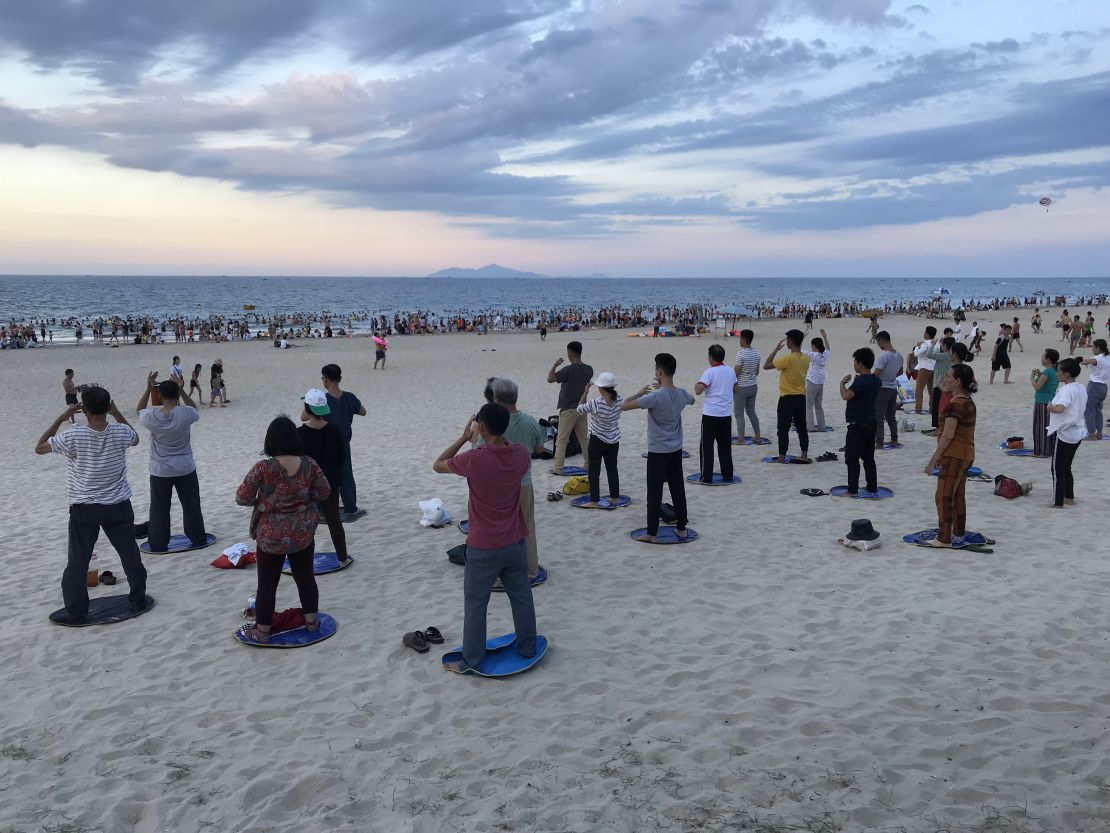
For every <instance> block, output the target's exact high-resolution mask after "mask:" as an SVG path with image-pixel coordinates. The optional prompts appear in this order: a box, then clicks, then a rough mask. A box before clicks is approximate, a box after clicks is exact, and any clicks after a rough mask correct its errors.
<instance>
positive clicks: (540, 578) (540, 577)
mask: <svg viewBox="0 0 1110 833" xmlns="http://www.w3.org/2000/svg"><path fill="white" fill-rule="evenodd" d="M545 581H547V568H546V567H544V566H543V565H542V564H541V565H540V571H539V572H538V573H536V577H535V578H534V579H532V580H531V581H530V582H529V584H531V585H532V586H533V587H538V586H539V585H541V584H543V583H544V582H545ZM493 592H494V593H504V592H505V588H504V587H502V586H501V585H495V586H494V588H493Z"/></svg>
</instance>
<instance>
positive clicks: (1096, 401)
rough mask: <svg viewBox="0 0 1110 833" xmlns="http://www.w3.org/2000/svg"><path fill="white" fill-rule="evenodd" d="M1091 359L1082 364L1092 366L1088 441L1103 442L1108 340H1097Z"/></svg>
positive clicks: (1109, 376)
mask: <svg viewBox="0 0 1110 833" xmlns="http://www.w3.org/2000/svg"><path fill="white" fill-rule="evenodd" d="M1091 354H1092V355H1091V358H1089V359H1084V360H1083V361H1082V362H1080V364H1085V365H1090V367H1091V378H1090V381H1088V382H1087V407H1086V409H1085V411H1084V419H1085V420H1086V423H1087V439H1088V440H1101V439H1102V426H1103V425H1104V424H1105V423H1104V422H1103V417H1102V403H1103V402H1105V401H1106V385H1107V383H1108V382H1110V355H1107V350H1106V339H1104V338H1096V339H1095V340H1094V341H1093V342H1092V343H1091Z"/></svg>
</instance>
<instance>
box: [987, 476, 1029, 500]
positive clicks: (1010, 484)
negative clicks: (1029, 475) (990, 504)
mask: <svg viewBox="0 0 1110 833" xmlns="http://www.w3.org/2000/svg"><path fill="white" fill-rule="evenodd" d="M1031 491H1033V484H1032V483H1025V484H1022V483H1019V482H1018V481H1016V480H1014V478H1012V477H1007V476H1006V475H1004V474H1000V475H998V476H997V477H995V478H994V493H995V494H996V495H998V496H999V497H1004V498H1006V499H1007V500H1013V499H1014V498H1016V497H1021V496H1022V495H1027V494H1029V493H1030V492H1031Z"/></svg>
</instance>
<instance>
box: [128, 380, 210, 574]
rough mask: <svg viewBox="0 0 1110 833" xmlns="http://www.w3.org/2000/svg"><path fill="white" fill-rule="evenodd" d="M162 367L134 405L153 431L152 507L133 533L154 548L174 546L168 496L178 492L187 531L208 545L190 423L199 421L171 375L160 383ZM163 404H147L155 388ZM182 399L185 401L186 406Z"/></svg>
mask: <svg viewBox="0 0 1110 833" xmlns="http://www.w3.org/2000/svg"><path fill="white" fill-rule="evenodd" d="M157 379H158V371H154V372H153V373H151V374H150V375H149V376H147V379H146V388H145V389H144V390H143V395H142V396H141V397H140V398H139V404H138V405H137V406H136V407H135V413H137V414H138V415H139V424H140V425H141V426H143V427H144V428H146V429H147V430H148V431H149V432H150V509H149V511H148V513H147V522H146V523H145V524H139V525H138V527H137V528H136V531H135V537H137V538H146V539H147V543H149V544H150V549H151V552H166V550H167V549H169V545H170V499H171V497H172V495H173V492H175V491H176V492H177V499H178V501H179V502H180V503H181V515H182V519H183V525H184V529H185V535H186V537H187V538H188V539H189V542H190V543H191V544H192V545H193V546H194V547H203V546H206V545H207V544H208V535H207V532H206V531H205V529H204V515H203V514H202V513H201V510H200V480H199V479H198V478H197V464H196V462H195V461H194V460H193V446H192V439H191V435H192V426H193V423H194V422H196V421H197V420H199V419H200V412H199V411H197V409H196V405H195V404H194V403H193V400H192V399H190V398H189V394H187V393H185V391H183V390H182V389H181V388H180V387H179V386H178V384H177V382H175V381H174V380H173V379H167V380H166V381H164V382H161V383H159V382H158V381H157ZM156 385H157V387H158V392H159V393H160V394H161V397H162V404H161V406H156V407H153V408H148V407H147V403H148V402H149V401H150V396H151V394H152V393H153V391H154V388H155V386H156ZM182 400H184V404H182Z"/></svg>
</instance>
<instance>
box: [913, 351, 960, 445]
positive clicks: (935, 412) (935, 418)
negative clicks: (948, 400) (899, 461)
mask: <svg viewBox="0 0 1110 833" xmlns="http://www.w3.org/2000/svg"><path fill="white" fill-rule="evenodd" d="M957 341H958V339H957V338H956V336H955V335H946V336H945V337H944V338H942V339H940V341H937V339H936V337H934V338H933V339H932V340H931V341H930V342H929V349H928V350H926V351H925V354H924V356H923V358H925V359H928V360H929V361H931V362H932V363H933V372H932V377H933V378H932V386H933V387H932V390H931V391H930V393H929V422H930V426H931V427H929V428H926V429H925V430H924V431H922V432H921V433H922V434H935V433H936V431H937V426H938V425H940V399H941V392H940V386H941V385H942V384H943V383H944V377H945V376H947V375H948V369H949V368H950V367H951V366H952V354H953V352H954V351H955V348H956V344H957ZM960 349H961V350H966V349H967V348H966V347H965V346H964V345H963V344H960Z"/></svg>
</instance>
